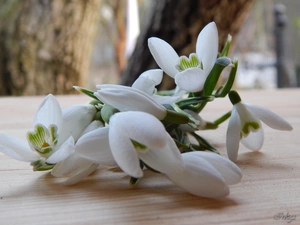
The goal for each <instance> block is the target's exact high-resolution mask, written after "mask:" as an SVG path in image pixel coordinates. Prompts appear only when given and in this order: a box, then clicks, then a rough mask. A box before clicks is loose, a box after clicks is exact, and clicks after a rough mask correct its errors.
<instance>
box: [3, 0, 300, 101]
mask: <svg viewBox="0 0 300 225" xmlns="http://www.w3.org/2000/svg"><path fill="white" fill-rule="evenodd" d="M211 21H215V22H216V24H217V27H218V31H219V46H220V48H219V50H221V49H222V47H223V45H224V43H225V41H226V39H227V35H228V34H231V35H232V37H233V43H232V47H231V51H230V54H229V57H230V58H232V59H234V58H237V59H238V60H239V68H238V74H237V78H236V82H235V88H237V89H275V88H291V87H299V86H300V45H299V43H300V1H299V0H281V1H279V0H210V1H206V0H23V1H20V0H0V95H2V96H7V95H14V96H17V95H44V94H48V93H53V94H73V93H76V92H75V91H74V89H73V88H72V86H73V85H77V86H83V87H86V88H89V89H93V90H94V89H95V85H96V84H100V83H115V84H123V85H131V84H132V83H133V82H134V80H135V79H136V78H137V77H138V76H139V74H141V73H142V72H143V71H145V70H147V69H151V68H158V67H157V65H156V64H155V62H154V60H153V59H152V56H151V54H150V52H149V50H148V46H147V39H148V38H149V37H152V36H155V37H159V38H162V39H164V40H166V41H167V42H168V43H170V44H171V45H172V46H173V47H174V49H175V50H176V51H177V52H178V54H179V55H189V53H191V52H194V51H195V43H196V39H197V35H198V33H199V32H200V31H201V29H202V28H203V27H204V26H205V25H206V24H207V23H209V22H211ZM223 79H226V73H224V74H223ZM221 82H222V81H221ZM173 87H174V83H173V80H172V79H169V78H168V76H165V78H164V80H163V82H162V84H161V85H160V87H159V88H160V89H170V88H173Z"/></svg>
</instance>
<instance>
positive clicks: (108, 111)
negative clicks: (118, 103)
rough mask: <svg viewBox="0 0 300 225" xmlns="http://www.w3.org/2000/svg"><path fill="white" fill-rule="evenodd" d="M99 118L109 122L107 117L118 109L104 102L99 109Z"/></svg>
mask: <svg viewBox="0 0 300 225" xmlns="http://www.w3.org/2000/svg"><path fill="white" fill-rule="evenodd" d="M100 112H101V118H102V119H103V120H104V121H105V122H106V123H109V119H110V117H111V116H113V115H114V114H115V113H118V112H120V111H119V110H118V109H116V108H114V107H113V106H111V105H108V104H105V105H104V106H103V107H102V109H101V111H100Z"/></svg>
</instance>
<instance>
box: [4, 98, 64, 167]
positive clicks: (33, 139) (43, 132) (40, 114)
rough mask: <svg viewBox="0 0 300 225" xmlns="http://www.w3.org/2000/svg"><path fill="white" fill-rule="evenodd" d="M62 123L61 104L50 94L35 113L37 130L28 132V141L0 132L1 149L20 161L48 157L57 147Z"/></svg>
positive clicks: (34, 122) (32, 160)
mask: <svg viewBox="0 0 300 225" xmlns="http://www.w3.org/2000/svg"><path fill="white" fill-rule="evenodd" d="M62 123H63V122H62V111H61V108H60V105H59V103H58V102H57V100H56V99H55V97H54V96H53V95H48V96H47V97H46V98H45V99H44V101H43V102H42V104H41V105H40V107H39V109H38V111H37V113H36V114H35V117H34V120H33V125H34V127H35V131H33V132H28V134H27V140H28V143H26V142H24V141H22V140H19V139H17V138H15V137H12V136H10V135H6V134H0V150H1V151H2V152H3V153H5V154H6V155H8V156H10V157H12V158H14V159H17V160H20V161H27V162H34V161H36V160H38V159H39V158H41V157H44V158H48V157H49V156H50V155H51V154H52V152H53V151H54V149H56V146H57V144H58V134H59V133H60V129H61V126H62ZM28 145H29V146H28Z"/></svg>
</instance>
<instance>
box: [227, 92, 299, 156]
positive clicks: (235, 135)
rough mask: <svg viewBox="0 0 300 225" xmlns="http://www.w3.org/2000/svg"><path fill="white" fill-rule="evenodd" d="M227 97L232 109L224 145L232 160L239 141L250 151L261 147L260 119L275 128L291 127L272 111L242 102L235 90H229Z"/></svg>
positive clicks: (262, 136) (287, 128)
mask: <svg viewBox="0 0 300 225" xmlns="http://www.w3.org/2000/svg"><path fill="white" fill-rule="evenodd" d="M229 98H230V101H231V102H232V104H233V109H232V114H231V117H230V120H229V124H228V128H227V135H226V139H227V140H226V145H227V146H226V147H227V154H228V157H229V159H231V160H232V161H236V160H237V156H238V149H239V142H240V141H241V143H242V144H243V145H244V146H245V147H247V148H248V149H250V150H252V151H258V150H260V149H261V147H262V145H263V141H264V133H263V129H262V125H261V121H262V122H264V123H265V124H266V125H268V126H269V127H271V128H273V129H276V130H287V131H290V130H292V129H293V127H292V126H291V125H290V124H289V123H288V122H287V121H285V120H284V119H282V118H281V117H280V116H278V115H276V114H275V113H273V112H272V111H270V110H268V109H265V108H263V107H260V106H256V105H251V104H247V103H244V102H242V101H241V98H240V96H239V95H238V93H237V92H236V91H231V92H229Z"/></svg>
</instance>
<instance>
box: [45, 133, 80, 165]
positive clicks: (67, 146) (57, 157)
mask: <svg viewBox="0 0 300 225" xmlns="http://www.w3.org/2000/svg"><path fill="white" fill-rule="evenodd" d="M74 145H75V143H74V138H73V137H69V138H68V139H67V140H66V141H65V142H64V143H63V144H62V145H61V146H60V147H59V149H58V150H57V151H55V152H54V153H53V154H52V155H51V156H50V157H49V158H48V159H47V160H46V162H47V163H50V164H56V163H58V162H60V161H63V160H65V159H66V158H67V157H69V156H70V155H71V154H72V153H73V152H74Z"/></svg>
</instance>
